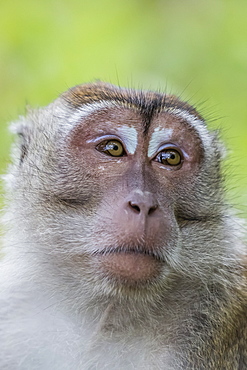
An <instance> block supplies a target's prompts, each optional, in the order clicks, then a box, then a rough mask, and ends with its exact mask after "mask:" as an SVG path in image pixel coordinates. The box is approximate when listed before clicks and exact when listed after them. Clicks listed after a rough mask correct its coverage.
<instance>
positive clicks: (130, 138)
mask: <svg viewBox="0 0 247 370" xmlns="http://www.w3.org/2000/svg"><path fill="white" fill-rule="evenodd" d="M118 132H119V134H120V136H121V137H122V138H123V141H124V144H125V146H126V149H127V151H128V152H129V153H130V154H134V153H135V151H136V148H137V131H136V129H135V128H134V127H129V126H121V127H118Z"/></svg>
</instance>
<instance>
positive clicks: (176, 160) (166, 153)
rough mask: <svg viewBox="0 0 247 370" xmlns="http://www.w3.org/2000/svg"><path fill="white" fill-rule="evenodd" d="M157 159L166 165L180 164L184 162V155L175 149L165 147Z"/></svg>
mask: <svg viewBox="0 0 247 370" xmlns="http://www.w3.org/2000/svg"><path fill="white" fill-rule="evenodd" d="M156 161H157V162H160V163H162V164H164V165H166V166H167V165H168V166H179V165H180V164H181V163H182V155H181V154H180V153H179V152H178V151H177V150H175V149H165V150H162V152H160V153H159V154H158V155H157V157H156Z"/></svg>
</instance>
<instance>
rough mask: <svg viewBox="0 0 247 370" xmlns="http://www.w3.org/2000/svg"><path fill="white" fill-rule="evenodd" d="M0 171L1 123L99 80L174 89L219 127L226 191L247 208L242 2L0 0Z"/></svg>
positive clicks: (245, 7)
mask: <svg viewBox="0 0 247 370" xmlns="http://www.w3.org/2000/svg"><path fill="white" fill-rule="evenodd" d="M0 66H1V70H0V71H1V72H0V100H1V104H0V123H1V124H0V172H1V173H2V172H4V171H5V168H6V166H7V163H8V161H9V146H10V143H11V141H12V140H13V139H12V138H11V136H10V135H9V134H8V130H7V122H8V121H11V120H15V119H16V118H17V117H18V116H19V115H20V114H23V113H24V112H25V106H26V105H31V106H34V107H35V106H39V105H45V104H47V103H49V102H50V101H51V100H53V99H55V98H56V97H57V95H58V94H60V93H61V92H62V91H64V90H66V89H67V88H68V87H71V86H73V85H75V84H79V83H82V82H88V81H94V80H95V79H101V80H105V81H109V82H112V83H115V84H120V85H123V86H128V87H137V88H146V89H159V90H163V91H165V92H169V93H170V92H172V93H176V94H179V95H180V96H182V98H184V99H187V100H189V101H190V102H191V103H193V104H196V106H198V107H199V109H201V111H202V113H203V114H204V115H205V116H206V118H207V119H208V121H209V124H210V126H211V127H214V128H219V127H220V128H222V136H223V138H224V139H225V140H226V144H227V147H229V148H231V150H230V151H229V154H228V156H229V155H230V156H229V158H230V159H228V160H227V168H228V173H229V174H230V176H229V181H228V188H229V189H230V192H231V199H232V201H233V202H234V203H236V204H240V208H241V209H242V211H243V212H244V213H245V214H247V212H246V205H247V165H246V159H247V123H246V121H247V1H246V0H235V1H232V0H125V1H118V0H69V1H65V0H42V1H35V0H21V1H20V0H12V1H7V0H2V1H1V5H0Z"/></svg>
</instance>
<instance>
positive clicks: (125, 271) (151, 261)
mask: <svg viewBox="0 0 247 370" xmlns="http://www.w3.org/2000/svg"><path fill="white" fill-rule="evenodd" d="M94 256H96V257H97V261H98V263H99V265H100V268H101V269H102V270H103V272H104V273H106V274H107V275H108V276H109V275H110V276H111V277H117V278H120V279H124V280H125V281H126V280H127V281H132V282H137V281H147V280H150V279H152V278H154V277H156V276H157V275H158V274H159V273H160V270H161V267H162V265H163V264H164V260H163V259H162V258H161V256H160V255H159V254H158V253H157V252H154V251H151V250H148V249H147V248H143V247H141V246H139V247H135V248H130V247H127V248H126V247H115V248H107V249H103V250H102V251H99V252H96V253H94Z"/></svg>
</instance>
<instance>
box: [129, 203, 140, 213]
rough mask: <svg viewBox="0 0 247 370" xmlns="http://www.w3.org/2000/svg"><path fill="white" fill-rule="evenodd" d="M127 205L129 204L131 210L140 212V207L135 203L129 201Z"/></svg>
mask: <svg viewBox="0 0 247 370" xmlns="http://www.w3.org/2000/svg"><path fill="white" fill-rule="evenodd" d="M129 205H130V207H131V208H132V209H133V210H135V211H136V212H137V213H140V212H141V209H140V207H139V206H138V205H137V204H135V203H132V202H129Z"/></svg>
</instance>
